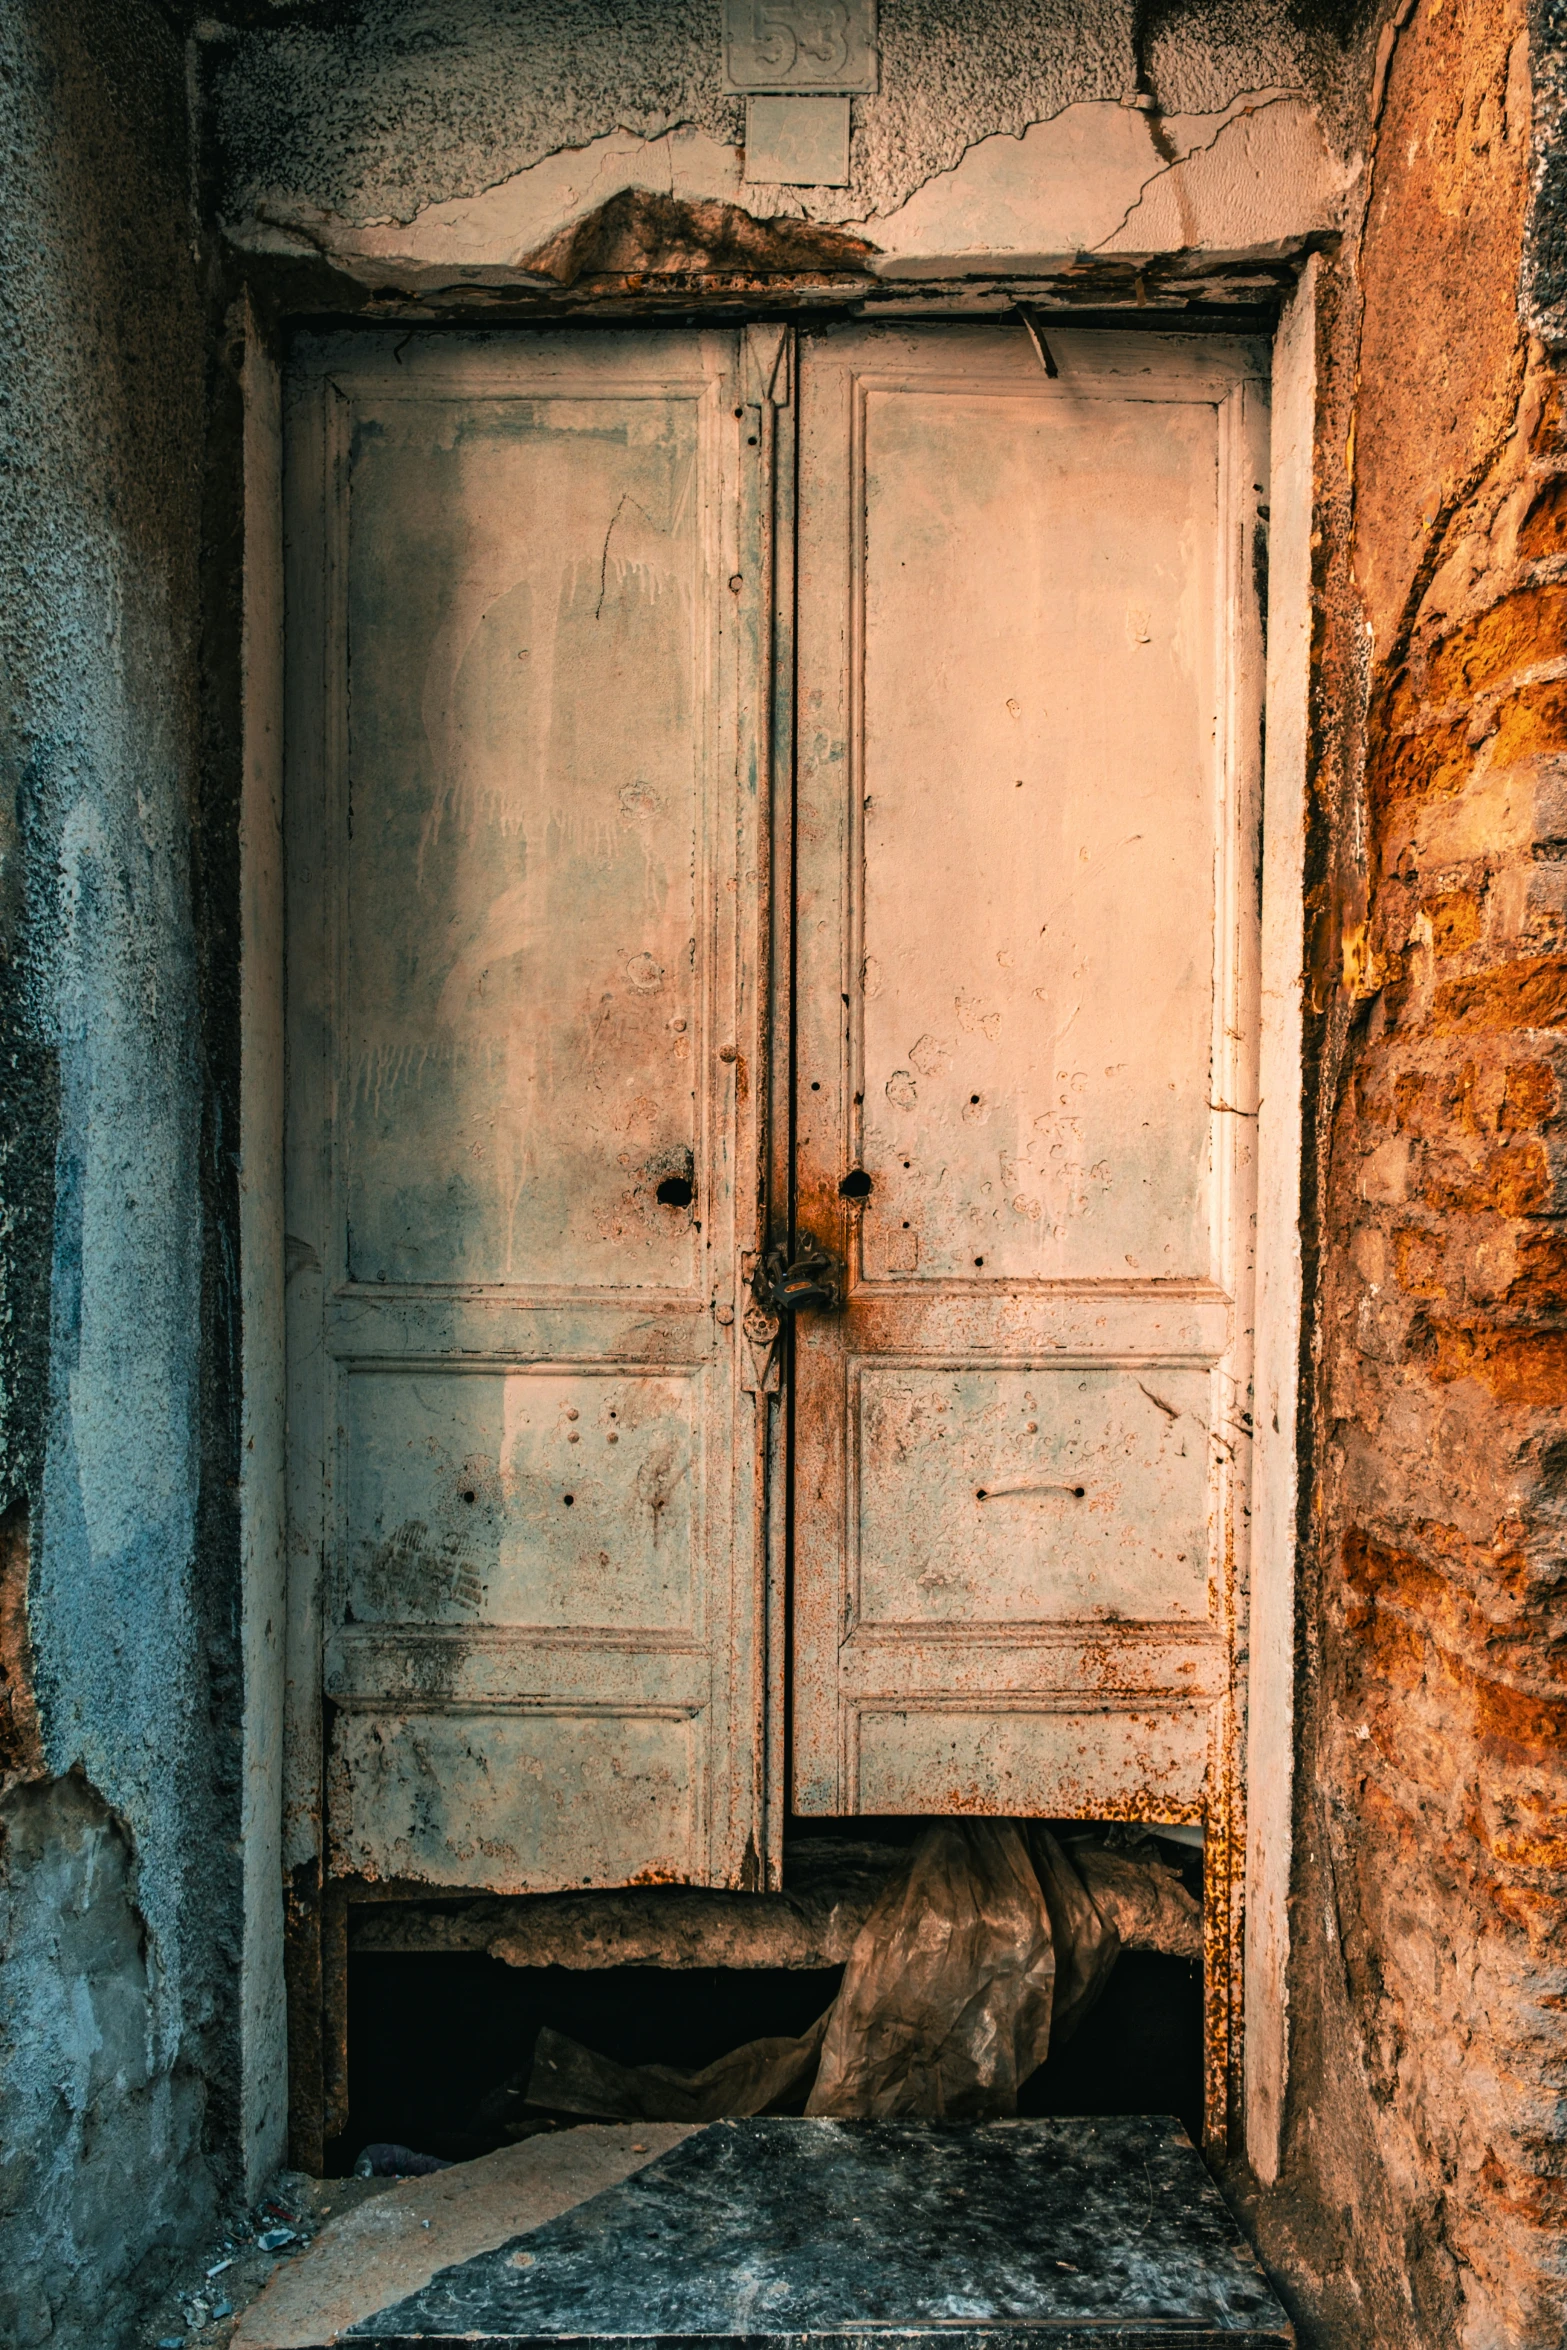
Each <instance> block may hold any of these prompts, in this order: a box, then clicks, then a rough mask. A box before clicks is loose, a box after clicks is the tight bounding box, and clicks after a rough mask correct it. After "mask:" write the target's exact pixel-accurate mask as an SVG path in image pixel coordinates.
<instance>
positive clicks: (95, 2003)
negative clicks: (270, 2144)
mask: <svg viewBox="0 0 1567 2350" xmlns="http://www.w3.org/2000/svg"><path fill="white" fill-rule="evenodd" d="M0 1948H3V1949H4V1951H5V1954H6V1964H5V1974H6V1998H5V2006H4V2013H3V2019H0V2111H3V2112H4V2114H5V2116H6V2126H5V2135H4V2140H3V2143H0V2342H4V2343H5V2344H6V2345H7V2346H8V2350H10V2346H12V2345H14V2346H15V2350H32V2345H34V2344H35V2343H45V2342H60V2341H81V2342H88V2341H91V2342H95V2343H100V2344H104V2343H108V2342H110V2341H112V2340H115V2339H118V2338H119V2336H120V2333H121V2330H122V2329H123V2328H124V2327H125V2326H126V2325H128V2324H129V2322H130V2320H131V2318H132V2315H133V2312H134V2308H135V2304H136V2302H137V2300H138V2299H139V2297H140V2295H141V2294H142V2293H143V2292H144V2291H145V2290H146V2289H147V2288H148V2287H149V2286H150V2285H151V2284H153V2283H154V2282H155V2281H156V2276H157V2273H158V2272H159V2271H160V2270H161V2267H162V2265H163V2261H164V2258H165V2256H166V2254H167V2253H168V2252H170V2251H172V2250H173V2248H174V2247H175V2245H176V2243H178V2242H183V2241H186V2240H188V2238H189V2236H190V2235H191V2233H192V2232H193V2231H194V2230H195V2229H197V2228H199V2227H200V2226H201V2225H202V2224H203V2222H204V2220H205V2217H206V2212H205V2208H204V2206H203V2207H200V2208H198V2204H199V2203H200V2199H201V2197H202V2194H203V2188H204V2184H205V2181H206V2176H207V2173H206V2166H205V2165H204V2164H203V2163H202V2162H201V2161H200V2160H199V2159H197V2157H198V2156H199V2142H200V2135H201V2123H202V2111H203V2103H204V2098H203V2091H202V2086H201V2083H200V2082H199V2081H198V2080H197V2079H196V2078H195V2077H194V2076H193V2075H192V2074H191V2073H190V2072H189V2071H188V2070H187V2069H186V2068H184V2067H183V2066H181V2065H179V2064H177V2063H176V2064H174V2065H172V2066H171V2065H170V2063H169V2061H168V2056H167V2053H166V2052H165V2051H164V2050H162V2049H160V2048H158V2047H157V2046H156V2045H155V2044H154V2041H153V2037H152V2031H153V2026H152V2020H151V2019H152V2018H153V2017H154V2016H155V2015H156V2014H157V2013H158V2012H159V2009H160V2007H161V2006H162V2005H163V2002H161V2001H159V2000H157V1999H155V1997H154V1990H155V1987H156V1986H155V1984H154V1982H153V1980H152V1977H153V1974H154V1972H155V1970H156V1965H157V1961H156V1957H155V1955H154V1953H153V1952H152V1950H151V1949H150V1947H149V1940H148V1935H147V1930H146V1927H145V1925H144V1923H143V1920H142V1916H141V1913H140V1911H139V1909H138V1908H137V1905H136V1896H135V1855H134V1853H133V1851H132V1849H131V1843H130V1839H129V1837H128V1835H127V1834H126V1832H125V1829H124V1827H123V1826H122V1824H121V1823H120V1821H119V1820H118V1819H116V1818H115V1816H114V1814H113V1813H112V1812H111V1811H110V1810H109V1808H108V1806H107V1805H106V1804H105V1803H104V1801H103V1799H102V1798H101V1796H99V1795H98V1793H97V1792H96V1790H95V1789H94V1788H92V1787H91V1786H89V1785H88V1783H87V1782H86V1780H85V1779H83V1778H81V1777H79V1776H78V1775H76V1774H75V1773H73V1774H72V1775H71V1776H69V1777H67V1778H63V1779H50V1780H44V1781H36V1782H33V1783H23V1784H19V1785H18V1784H13V1785H12V1786H11V1787H10V1788H9V1789H8V1790H7V1791H6V1793H5V1794H4V1795H3V1796H0ZM150 2175H156V2176H158V2177H159V2178H161V2179H162V2181H163V2182H164V2187H165V2193H166V2196H167V2199H168V2208H167V2210H166V2213H165V2217H164V2222H163V2225H162V2227H161V2228H160V2229H159V2230H158V2231H157V2232H156V2234H155V2235H154V2236H153V2237H152V2238H151V2240H150V2241H149V2238H148V2235H147V2182H148V2178H149V2176H150ZM182 2198H183V2199H187V2200H189V2203H190V2208H188V2209H183V2210H182V2209H179V2208H178V2205H179V2203H180V2201H181V2199H182Z"/></svg>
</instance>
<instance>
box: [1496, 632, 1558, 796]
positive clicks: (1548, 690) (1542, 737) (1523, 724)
mask: <svg viewBox="0 0 1567 2350" xmlns="http://www.w3.org/2000/svg"><path fill="white" fill-rule="evenodd" d="M1563 652H1567V645H1557V646H1553V647H1551V648H1550V649H1548V650H1544V651H1542V652H1541V654H1540V656H1539V658H1540V659H1542V660H1555V659H1557V658H1558V657H1559V655H1560V654H1561V653H1563ZM1563 751H1567V678H1561V677H1553V678H1545V679H1541V680H1538V681H1537V682H1536V683H1535V684H1533V685H1526V686H1522V687H1520V688H1519V690H1518V692H1517V693H1516V694H1513V695H1512V696H1511V697H1510V698H1509V699H1508V700H1507V701H1506V702H1504V703H1503V704H1502V709H1501V715H1500V718H1499V720H1498V723H1497V729H1496V733H1495V735H1494V737H1493V738H1492V743H1491V763H1492V765H1493V766H1497V767H1515V766H1517V765H1518V764H1519V763H1520V762H1521V761H1522V760H1524V759H1540V758H1547V757H1550V756H1551V755H1553V754H1558V753H1561V752H1563Z"/></svg>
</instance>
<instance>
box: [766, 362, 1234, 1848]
mask: <svg viewBox="0 0 1567 2350" xmlns="http://www.w3.org/2000/svg"><path fill="white" fill-rule="evenodd" d="M1050 339H1051V346H1052V351H1053V354H1054V356H1055V357H1056V359H1057V360H1058V363H1059V369H1060V372H1059V375H1058V377H1056V378H1055V379H1054V380H1052V379H1049V378H1047V377H1046V375H1045V373H1044V370H1043V368H1042V367H1041V365H1040V362H1039V359H1038V357H1037V356H1036V354H1035V352H1034V350H1033V347H1032V345H1031V343H1030V341H1029V340H1028V338H1027V336H1026V335H1025V333H1024V331H1023V328H1022V326H1021V324H1018V325H1012V324H1007V325H1001V326H986V327H983V328H972V327H964V328H946V329H929V330H925V331H923V332H918V331H901V330H896V329H887V328H881V329H875V328H871V329H866V328H854V329H845V330H829V331H826V332H824V333H821V334H819V335H816V336H812V337H809V338H807V339H806V341H805V343H804V346H803V357H802V366H801V377H800V397H801V425H800V429H801V445H800V554H799V778H798V788H799V804H798V840H797V851H796V883H797V890H796V922H797V933H796V957H797V994H796V1067H797V1095H796V1103H795V1120H796V1147H795V1170H794V1171H795V1181H796V1216H797V1224H798V1229H799V1231H800V1232H801V1233H802V1234H805V1235H809V1236H810V1237H811V1238H814V1239H817V1240H820V1241H823V1242H825V1243H826V1244H827V1245H828V1246H829V1247H831V1248H833V1249H834V1251H835V1252H836V1253H841V1254H842V1256H843V1257H844V1259H845V1261H846V1265H847V1271H848V1280H847V1299H848V1302H847V1305H846V1308H845V1310H844V1311H843V1312H842V1313H841V1314H838V1315H831V1316H821V1315H803V1314H802V1315H801V1316H800V1318H799V1321H798V1325H797V1330H796V1351H795V1362H796V1407H795V1476H796V1504H795V1543H796V1549H795V1560H796V1564H795V1592H796V1607H795V1635H794V1637H795V1654H794V1662H795V1693H794V1721H795V1751H794V1806H795V1808H796V1810H798V1811H800V1812H804V1813H815V1812H856V1811H861V1812H864V1811H871V1812H883V1811H884V1812H940V1811H964V1812H989V1813H1008V1812H1010V1813H1032V1814H1052V1815H1058V1816H1071V1815H1079V1816H1083V1815H1088V1816H1107V1815H1115V1814H1124V1815H1129V1816H1139V1815H1141V1816H1152V1817H1156V1818H1164V1819H1170V1820H1176V1819H1198V1818H1204V1817H1206V1818H1207V1819H1208V1820H1209V1822H1210V1827H1211V1828H1214V1827H1218V1826H1219V1825H1220V1823H1221V1820H1222V1821H1225V1822H1228V1821H1229V1819H1230V1806H1231V1775H1232V1774H1231V1767H1230V1766H1231V1758H1232V1757H1233V1755H1234V1754H1235V1752H1236V1739H1237V1735H1238V1731H1239V1727H1240V1725H1239V1723H1238V1721H1237V1719H1236V1697H1235V1691H1236V1680H1235V1672H1234V1661H1235V1655H1236V1652H1237V1647H1238V1645H1239V1639H1240V1630H1241V1626H1242V1623H1243V1613H1244V1555H1245V1554H1244V1541H1243V1533H1244V1507H1245V1492H1244V1480H1245V1460H1244V1452H1245V1446H1246V1442H1247V1430H1248V1427H1249V1421H1248V1417H1247V1402H1248V1384H1247V1383H1248V1377H1249V1344H1250V1239H1251V1223H1250V1218H1251V1206H1250V1202H1251V1168H1252V1155H1253V1154H1252V1141H1251V1138H1252V1135H1253V1132H1254V1114H1255V1109H1256V1103H1255V1099H1254V1084H1253V1070H1254V1065H1255V1046H1256V955H1255V946H1256V927H1257V908H1256V899H1255V891H1256V870H1255V868H1256V834H1257V821H1258V762H1259V752H1260V740H1259V726H1260V690H1261V662H1260V650H1261V648H1260V643H1259V640H1258V627H1257V618H1256V597H1255V589H1254V584H1253V577H1252V563H1251V542H1252V531H1253V527H1254V516H1255V512H1256V499H1257V485H1260V484H1262V483H1263V482H1265V481H1266V479H1267V476H1266V473H1265V471H1264V469H1263V466H1264V460H1265V455H1266V419H1265V413H1264V409H1263V397H1262V386H1261V365H1260V362H1261V358H1262V354H1261V353H1260V352H1259V351H1258V350H1257V349H1256V348H1255V347H1254V346H1251V345H1248V344H1246V343H1244V342H1241V341H1239V340H1236V339H1233V338H1223V339H1220V338H1210V337H1201V338H1199V337H1182V338H1176V337H1165V336H1152V335H1146V336H1145V335H1139V334H1126V335H1118V336H1105V335H1088V334H1080V333H1061V334H1059V335H1057V334H1055V333H1052V334H1051V338H1050ZM855 1169H861V1170H863V1172H864V1174H865V1175H866V1176H868V1177H869V1179H870V1190H869V1193H868V1196H865V1197H864V1198H862V1199H854V1198H846V1197H845V1196H844V1194H843V1192H842V1190H841V1186H842V1184H843V1181H844V1178H845V1177H846V1176H848V1175H849V1174H850V1173H851V1172H852V1171H854V1170H855ZM853 1188H854V1187H853V1186H851V1191H852V1190H853ZM861 1188H863V1186H862V1187H861Z"/></svg>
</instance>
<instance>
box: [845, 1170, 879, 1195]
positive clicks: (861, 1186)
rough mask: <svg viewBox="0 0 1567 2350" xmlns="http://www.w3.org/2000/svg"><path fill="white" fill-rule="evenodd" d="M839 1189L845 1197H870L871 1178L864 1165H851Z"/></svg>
mask: <svg viewBox="0 0 1567 2350" xmlns="http://www.w3.org/2000/svg"><path fill="white" fill-rule="evenodd" d="M838 1189H839V1192H840V1193H841V1194H842V1196H843V1198H845V1199H869V1198H870V1196H871V1179H870V1177H869V1176H868V1175H867V1174H866V1172H865V1169H864V1168H863V1167H851V1168H850V1169H849V1172H848V1174H847V1175H845V1177H844V1179H843V1181H842V1182H841V1183H840V1184H839V1186H838Z"/></svg>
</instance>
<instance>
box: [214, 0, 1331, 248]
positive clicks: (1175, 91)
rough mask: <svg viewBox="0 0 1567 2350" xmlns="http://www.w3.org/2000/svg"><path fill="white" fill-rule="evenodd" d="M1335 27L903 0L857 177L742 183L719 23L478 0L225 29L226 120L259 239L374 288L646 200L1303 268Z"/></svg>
mask: <svg viewBox="0 0 1567 2350" xmlns="http://www.w3.org/2000/svg"><path fill="white" fill-rule="evenodd" d="M1328 13H1331V12H1328ZM1321 14H1322V12H1319V11H1314V10H1312V9H1310V8H1302V7H1301V6H1300V5H1299V4H1298V0H1297V4H1296V5H1294V6H1291V5H1289V4H1288V0H1272V4H1269V0H1261V4H1259V5H1257V6H1254V7H1250V8H1241V7H1238V6H1228V5H1224V4H1222V0H1218V4H1210V5H1201V4H1197V5H1193V6H1189V7H1182V6H1179V5H1175V6H1159V5H1153V6H1149V5H1147V4H1146V0H1144V5H1142V6H1141V7H1139V8H1137V9H1134V7H1133V6H1132V5H1131V0H1089V5H1087V6H1075V5H1062V0H1053V4H1051V5H1046V6H1043V7H1040V6H1037V5H1031V4H1029V0H1001V4H1000V5H997V6H995V7H991V8H987V9H984V10H977V9H974V8H972V7H969V6H966V5H964V0H884V4H883V6H882V8H881V12H880V24H881V49H882V76H881V90H880V92H879V94H878V95H876V96H875V97H872V98H864V99H856V100H855V101H854V106H853V133H852V140H851V164H850V170H851V179H850V185H849V186H848V187H846V188H841V189H838V188H805V189H799V188H778V187H768V186H765V185H753V184H751V183H749V182H745V181H744V180H743V179H742V169H743V156H742V148H741V141H742V139H743V135H744V110H743V104H742V102H741V101H739V100H737V99H733V98H729V97H726V96H725V95H724V93H723V91H722V90H721V89H720V87H719V66H718V59H719V39H718V18H717V10H716V8H715V7H714V6H712V5H706V6H693V5H686V6H679V7H659V6H655V5H650V4H648V0H643V4H642V5H632V6H625V5H620V4H619V0H575V4H572V0H555V4H554V5H552V6H540V7H525V6H522V5H518V4H511V5H508V4H507V0H463V4H460V5H456V6H453V7H451V8H449V9H446V10H443V11H441V12H440V14H439V16H438V17H432V15H431V12H430V11H429V10H428V9H425V8H422V7H413V6H410V5H406V4H402V5H394V6H390V7H386V8H383V9H380V10H378V11H377V12H376V13H375V15H374V16H373V18H372V17H368V16H359V17H356V18H354V19H353V20H352V21H347V22H342V21H339V22H337V23H320V24H317V23H313V22H305V23H298V22H294V23H288V24H282V25H276V26H271V27H266V28H262V29H259V30H253V31H251V32H249V33H247V34H242V35H241V34H235V33H233V32H230V31H223V30H220V29H218V28H217V27H212V28H209V34H208V37H207V38H206V40H205V43H204V49H205V61H206V62H205V88H206V92H207V123H208V130H209V135H210V139H211V143H212V151H213V156H214V172H215V181H216V185H217V188H218V190H219V203H220V208H221V210H222V212H223V215H224V217H225V220H226V221H227V223H228V225H229V230H230V233H231V235H232V236H233V237H234V238H235V240H236V241H237V242H238V243H240V244H241V245H242V246H245V247H248V248H249V249H251V250H257V251H271V252H276V253H288V252H291V251H292V252H299V253H305V252H309V251H312V250H319V251H324V252H326V253H327V254H329V255H330V256H331V257H332V258H333V259H334V260H336V261H337V262H338V263H339V264H340V265H343V266H346V267H348V268H350V269H352V270H355V271H356V272H357V274H359V275H361V276H364V277H367V278H369V279H371V280H372V281H374V282H378V283H379V282H384V281H387V280H390V281H391V282H393V283H401V284H418V285H421V286H427V285H430V284H432V283H435V282H439V280H440V279H441V278H442V277H443V276H447V275H450V276H454V277H456V276H460V275H461V273H463V272H483V271H491V272H493V271H495V270H510V271H516V270H518V269H522V270H526V266H527V262H528V259H529V257H530V256H531V255H533V254H534V253H535V252H536V251H537V250H538V249H539V248H541V247H543V246H544V245H545V244H546V243H547V242H548V241H549V239H550V238H551V237H552V236H554V235H555V234H556V233H557V232H558V231H559V230H560V229H561V228H562V227H564V226H565V225H567V224H568V223H569V222H570V221H572V220H573V219H575V218H578V217H580V216H581V215H582V214H583V213H585V212H587V211H589V210H591V209H592V207H594V206H595V205H597V204H599V203H602V202H604V201H605V200H606V199H607V198H609V197H611V196H613V195H615V194H616V193H618V192H619V191H620V190H622V189H624V188H628V187H646V188H650V189H654V190H657V191H659V192H664V193H674V194H676V195H679V196H682V197H686V198H689V199H692V200H697V201H700V200H702V199H705V198H719V199H723V200H726V201H729V202H732V203H740V204H743V205H744V206H745V208H746V209H747V210H749V211H751V212H752V213H754V214H756V215H758V216H760V217H764V218H767V217H774V216H779V215H784V216H790V215H792V216H799V217H802V218H805V219H808V220H812V221H819V222H823V223H831V224H835V225H851V226H854V227H855V228H857V230H858V231H859V233H860V234H862V235H864V236H865V237H866V238H867V239H869V240H870V241H871V242H872V243H873V244H874V245H875V246H876V247H877V248H878V256H879V257H878V259H877V260H876V261H875V263H874V264H873V266H874V268H875V270H876V271H877V273H878V274H881V275H883V276H893V277H896V276H921V275H925V276H929V275H931V274H940V273H942V270H941V265H942V264H943V263H946V264H947V265H948V266H947V268H946V270H945V274H949V275H950V274H954V272H953V270H952V269H951V267H950V264H951V262H952V261H953V259H954V258H956V259H957V261H958V263H959V268H960V271H961V272H962V273H972V272H974V271H978V270H982V269H986V268H990V269H998V268H999V269H1011V270H1013V271H1020V270H1028V269H1030V268H1035V269H1037V268H1040V267H1048V266H1049V265H1051V264H1052V263H1060V262H1062V261H1065V260H1069V259H1071V258H1072V257H1073V256H1075V255H1077V254H1079V253H1084V252H1093V251H1104V252H1107V253H1117V254H1122V255H1127V256H1135V255H1138V254H1164V253H1170V252H1175V251H1181V250H1201V251H1208V252H1213V253H1225V252H1243V251H1245V252H1256V251H1259V250H1266V249H1269V248H1278V249H1281V250H1282V249H1287V248H1289V247H1291V246H1293V245H1296V244H1298V243H1299V241H1300V240H1301V239H1302V238H1304V237H1307V236H1310V235H1312V234H1314V233H1321V232H1324V231H1327V230H1330V229H1331V228H1333V227H1334V226H1336V224H1337V222H1338V219H1339V216H1340V212H1341V209H1342V201H1343V196H1344V192H1345V189H1346V186H1347V184H1348V182H1349V179H1350V178H1351V176H1352V168H1353V149H1354V122H1353V119H1352V118H1353V113H1354V104H1353V93H1354V89H1355V84H1354V80H1353V77H1352V76H1351V75H1349V74H1347V73H1346V70H1345V60H1346V55H1347V54H1348V53H1347V51H1346V48H1345V46H1344V44H1343V42H1342V41H1341V39H1340V38H1339V37H1338V34H1337V32H1335V31H1333V30H1330V29H1328V27H1327V26H1326V25H1325V24H1324V23H1323V22H1322V21H1320V18H1321ZM1137 24H1140V25H1141V26H1142V36H1141V38H1140V40H1139V41H1135V42H1134V27H1135V26H1136V25H1137ZM1140 89H1141V91H1142V93H1143V95H1144V96H1145V97H1148V96H1152V97H1153V98H1156V99H1157V103H1158V107H1159V109H1160V110H1161V116H1160V117H1152V116H1150V114H1149V113H1148V112H1147V111H1146V110H1145V109H1144V108H1142V107H1140V106H1139V105H1137V104H1134V103H1133V101H1134V100H1135V99H1136V98H1137V96H1138V93H1139V90H1140ZM1172 166H1173V168H1172Z"/></svg>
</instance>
